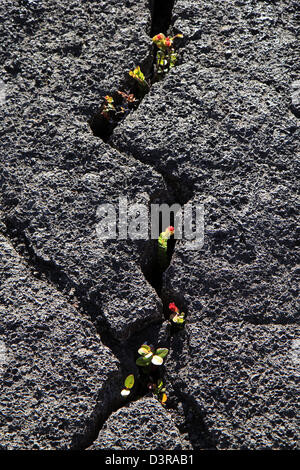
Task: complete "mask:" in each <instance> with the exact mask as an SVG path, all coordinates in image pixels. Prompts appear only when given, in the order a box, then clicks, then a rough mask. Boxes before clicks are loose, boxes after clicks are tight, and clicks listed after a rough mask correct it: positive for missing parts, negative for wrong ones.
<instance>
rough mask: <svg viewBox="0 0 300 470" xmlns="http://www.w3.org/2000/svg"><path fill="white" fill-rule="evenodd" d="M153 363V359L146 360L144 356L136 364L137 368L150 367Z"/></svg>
mask: <svg viewBox="0 0 300 470" xmlns="http://www.w3.org/2000/svg"><path fill="white" fill-rule="evenodd" d="M150 362H151V358H146V357H144V356H141V357H139V358H138V359H137V360H136V361H135V363H136V365H137V366H141V367H145V366H148V365H149V364H150Z"/></svg>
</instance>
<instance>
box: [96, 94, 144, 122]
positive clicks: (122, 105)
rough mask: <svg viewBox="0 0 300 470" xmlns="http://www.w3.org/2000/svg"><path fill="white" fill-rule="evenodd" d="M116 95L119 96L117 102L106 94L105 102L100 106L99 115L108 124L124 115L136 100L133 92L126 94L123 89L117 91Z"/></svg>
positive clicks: (133, 105)
mask: <svg viewBox="0 0 300 470" xmlns="http://www.w3.org/2000/svg"><path fill="white" fill-rule="evenodd" d="M118 95H119V96H120V100H119V103H116V102H115V99H114V98H113V97H112V96H109V95H106V96H105V98H104V99H105V102H104V104H103V106H102V111H101V115H102V116H103V117H104V118H105V119H106V120H107V121H108V122H109V123H110V124H113V123H114V122H117V121H118V120H120V119H122V118H123V117H125V116H126V114H128V113H129V111H130V110H131V109H133V108H134V107H135V104H136V102H137V101H138V100H137V99H136V98H135V96H134V94H133V93H131V94H127V93H125V92H124V91H118Z"/></svg>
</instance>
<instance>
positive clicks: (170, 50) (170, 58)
mask: <svg viewBox="0 0 300 470" xmlns="http://www.w3.org/2000/svg"><path fill="white" fill-rule="evenodd" d="M182 37H183V35H182V34H176V36H173V37H169V36H167V37H166V36H165V35H164V34H163V33H160V34H157V35H156V36H154V37H153V38H152V41H153V42H154V44H155V45H156V46H157V48H158V51H157V53H156V66H155V78H156V79H157V80H158V81H159V80H161V79H162V77H163V76H164V75H165V74H166V73H168V72H169V71H170V70H171V68H173V67H174V66H175V64H176V62H177V59H178V53H177V52H175V49H174V47H173V42H174V39H176V38H182Z"/></svg>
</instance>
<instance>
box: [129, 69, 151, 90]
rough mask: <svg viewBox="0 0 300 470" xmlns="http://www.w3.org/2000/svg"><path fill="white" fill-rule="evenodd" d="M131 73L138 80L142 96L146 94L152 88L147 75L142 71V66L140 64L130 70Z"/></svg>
mask: <svg viewBox="0 0 300 470" xmlns="http://www.w3.org/2000/svg"><path fill="white" fill-rule="evenodd" d="M129 75H130V76H131V77H132V78H133V79H134V80H135V81H136V83H137V84H138V85H139V88H140V92H141V95H142V96H145V94H146V93H147V92H148V91H149V89H150V84H149V83H148V82H147V80H146V78H145V75H144V74H143V72H142V71H141V68H140V66H139V65H138V66H137V67H136V68H135V69H134V70H130V72H129Z"/></svg>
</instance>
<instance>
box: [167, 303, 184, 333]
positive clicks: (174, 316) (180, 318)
mask: <svg viewBox="0 0 300 470" xmlns="http://www.w3.org/2000/svg"><path fill="white" fill-rule="evenodd" d="M169 309H170V310H171V312H172V313H171V315H170V321H171V322H172V323H173V324H174V325H176V326H178V327H183V325H184V322H185V314H184V313H183V312H181V313H180V311H179V308H178V307H176V305H175V303H174V302H171V303H170V304H169Z"/></svg>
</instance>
